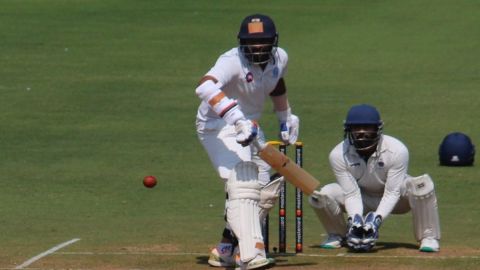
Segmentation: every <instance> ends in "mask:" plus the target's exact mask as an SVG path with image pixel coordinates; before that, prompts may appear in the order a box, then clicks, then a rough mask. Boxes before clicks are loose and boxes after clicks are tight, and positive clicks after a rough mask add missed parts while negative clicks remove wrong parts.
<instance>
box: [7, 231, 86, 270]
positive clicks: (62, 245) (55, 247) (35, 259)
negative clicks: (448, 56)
mask: <svg viewBox="0 0 480 270" xmlns="http://www.w3.org/2000/svg"><path fill="white" fill-rule="evenodd" d="M79 240H80V238H74V239H72V240H70V241H67V242H64V243H61V244H59V245H56V246H54V247H53V248H51V249H49V250H47V251H45V252H42V253H40V254H38V255H37V256H35V257H32V258H30V259H28V260H26V261H25V262H24V263H22V264H20V265H19V266H17V267H15V268H14V269H23V268H25V267H27V266H29V265H30V264H32V263H34V262H36V261H38V260H40V259H41V258H43V257H45V256H48V255H50V254H52V253H54V252H55V251H57V250H59V249H61V248H64V247H66V246H68V245H70V244H73V243H75V242H77V241H79Z"/></svg>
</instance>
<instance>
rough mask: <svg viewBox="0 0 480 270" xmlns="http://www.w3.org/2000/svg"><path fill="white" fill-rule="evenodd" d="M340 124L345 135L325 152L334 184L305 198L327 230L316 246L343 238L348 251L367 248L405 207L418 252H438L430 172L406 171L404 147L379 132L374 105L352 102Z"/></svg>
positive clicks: (380, 124)
mask: <svg viewBox="0 0 480 270" xmlns="http://www.w3.org/2000/svg"><path fill="white" fill-rule="evenodd" d="M344 124H345V125H344V128H345V139H344V140H343V141H342V142H341V143H339V144H338V145H337V146H336V147H335V148H334V149H333V150H332V151H331V152H330V156H329V159H330V165H331V167H332V169H333V172H334V174H335V177H336V180H337V183H332V184H328V185H326V186H324V187H323V188H322V189H321V190H320V191H315V192H314V193H313V194H312V196H311V197H310V198H309V202H310V204H311V205H312V207H313V208H314V210H315V213H316V214H317V216H318V217H319V219H320V221H321V222H322V224H323V226H324V227H325V230H326V231H327V233H328V237H327V239H326V240H325V242H324V243H323V244H322V245H321V246H322V247H323V248H339V247H341V246H342V244H344V243H345V242H346V244H347V245H348V247H350V248H351V249H352V250H355V251H368V250H370V249H371V248H373V247H374V246H375V242H376V240H377V239H378V236H379V233H378V232H379V229H380V226H381V224H382V222H383V221H384V220H385V219H386V218H387V217H388V215H389V214H404V213H407V212H409V211H410V210H411V211H412V214H413V228H414V233H415V238H416V240H417V241H419V242H420V251H424V252H437V251H439V249H440V246H439V240H440V222H439V216H438V207H437V199H436V196H435V190H434V185H433V181H432V179H431V178H430V176H428V175H427V174H425V175H422V176H419V177H411V176H409V175H408V174H407V169H408V159H409V154H408V149H407V147H406V146H405V145H404V144H403V143H402V142H400V141H399V140H398V139H395V138H393V137H391V136H388V135H383V134H382V128H383V122H382V120H381V119H380V114H379V113H378V111H377V109H376V108H375V107H372V106H370V105H365V104H362V105H357V106H353V107H352V108H351V109H350V110H349V112H348V114H347V118H346V120H345V123H344ZM344 212H346V213H347V215H348V219H347V221H345V219H344V215H343V213H344Z"/></svg>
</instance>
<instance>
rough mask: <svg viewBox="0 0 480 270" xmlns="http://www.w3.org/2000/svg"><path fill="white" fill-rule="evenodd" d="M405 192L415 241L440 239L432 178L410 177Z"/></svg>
mask: <svg viewBox="0 0 480 270" xmlns="http://www.w3.org/2000/svg"><path fill="white" fill-rule="evenodd" d="M407 190H408V201H409V203H410V208H411V209H412V216H413V227H414V230H415V231H414V233H415V238H416V239H417V241H420V240H422V239H423V238H426V237H431V238H434V239H437V240H438V239H440V218H439V215H438V205H437V196H436V195H435V187H434V184H433V181H432V178H430V176H429V175H428V174H424V175H422V176H418V177H412V178H410V179H408V180H407Z"/></svg>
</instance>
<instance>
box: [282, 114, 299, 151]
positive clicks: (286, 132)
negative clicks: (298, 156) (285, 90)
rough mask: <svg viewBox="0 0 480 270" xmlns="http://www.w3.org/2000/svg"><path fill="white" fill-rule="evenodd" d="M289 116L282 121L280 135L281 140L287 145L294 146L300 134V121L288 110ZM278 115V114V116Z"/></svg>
mask: <svg viewBox="0 0 480 270" xmlns="http://www.w3.org/2000/svg"><path fill="white" fill-rule="evenodd" d="M288 112H289V113H288V116H287V117H283V119H280V117H279V120H280V134H279V138H280V140H282V141H283V142H284V143H285V144H294V143H295V142H296V141H297V139H298V132H299V128H300V119H299V118H298V117H297V116H296V115H294V114H291V113H290V110H288ZM277 115H278V114H277Z"/></svg>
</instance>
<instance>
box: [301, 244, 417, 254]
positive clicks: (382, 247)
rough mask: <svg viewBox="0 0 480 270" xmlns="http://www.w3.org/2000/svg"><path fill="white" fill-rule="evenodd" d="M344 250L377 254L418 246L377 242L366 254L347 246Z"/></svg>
mask: <svg viewBox="0 0 480 270" xmlns="http://www.w3.org/2000/svg"><path fill="white" fill-rule="evenodd" d="M310 248H314V249H323V248H322V247H321V246H320V245H314V246H310ZM344 248H345V249H346V250H347V252H348V253H376V252H379V251H382V250H391V249H418V245H415V244H412V243H398V242H377V244H376V245H375V247H374V248H373V249H371V250H369V251H366V252H362V251H353V250H349V249H348V247H346V246H344ZM324 250H329V249H324ZM330 250H332V249H330ZM332 251H333V250H332Z"/></svg>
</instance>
